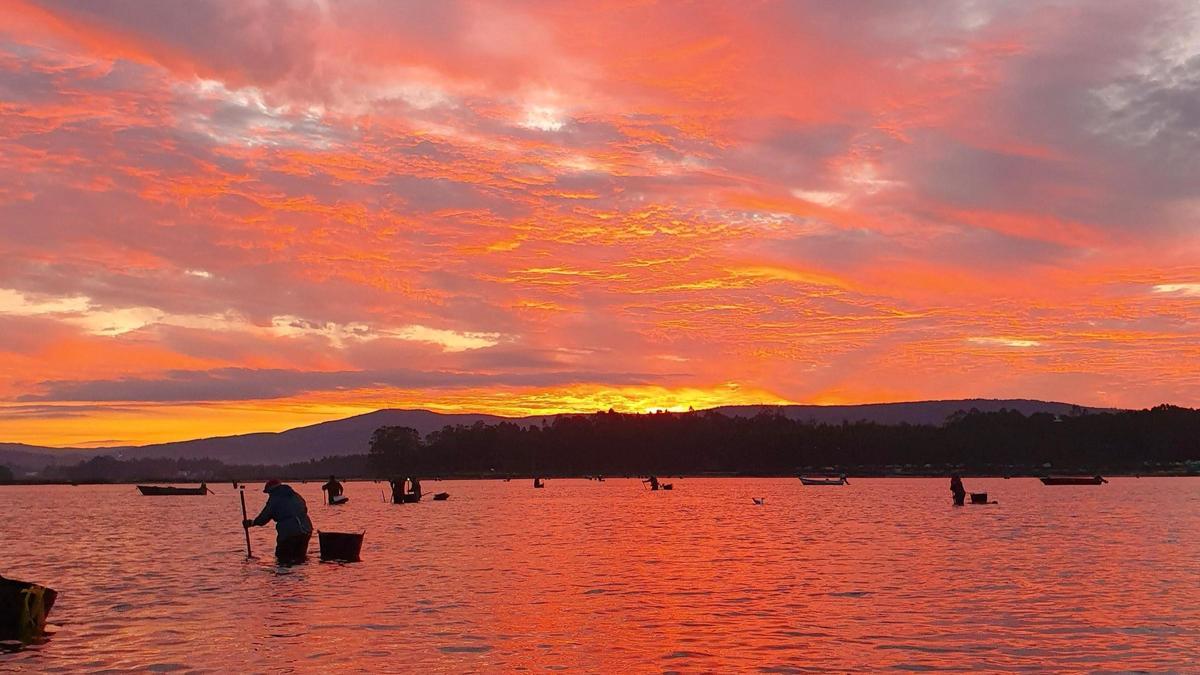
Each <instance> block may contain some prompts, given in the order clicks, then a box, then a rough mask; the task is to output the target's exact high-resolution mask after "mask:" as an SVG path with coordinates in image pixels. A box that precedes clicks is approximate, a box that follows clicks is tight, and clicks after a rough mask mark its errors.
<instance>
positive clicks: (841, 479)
mask: <svg viewBox="0 0 1200 675" xmlns="http://www.w3.org/2000/svg"><path fill="white" fill-rule="evenodd" d="M800 484H801V485H849V484H850V481H848V480H846V477H845V476H838V477H837V478H810V477H806V476H800Z"/></svg>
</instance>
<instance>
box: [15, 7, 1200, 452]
mask: <svg viewBox="0 0 1200 675" xmlns="http://www.w3.org/2000/svg"><path fill="white" fill-rule="evenodd" d="M1198 225H1200V5H1197V4H1196V3H1195V2H1189V1H1181V2H1157V1H1154V0H1131V1H1128V2H1115V1H1099V2H1088V1H1081V2H1036V1H1029V2H986V1H969V2H936V1H931V0H915V1H911V2H909V1H896V2H891V1H889V2H814V3H806V2H794V3H787V2H755V1H750V2H699V3H691V2H653V1H648V0H629V1H608V0H602V1H589V2H579V3H550V2H546V3H541V2H537V3H532V2H531V3H519V2H496V3H484V2H469V1H467V2H460V1H457V0H455V1H449V0H437V1H436V2H427V3H415V2H414V3H404V2H383V1H378V2H376V1H372V2H335V1H333V0H312V1H311V2H306V1H301V0H297V1H295V2H260V1H249V0H229V1H228V2H200V1H188V2H151V1H148V0H147V1H144V2H143V1H128V0H100V1H97V2H27V1H26V0H6V1H5V2H3V3H0V441H19V442H28V443H40V444H50V445H88V444H90V445H99V444H107V443H129V442H136V443H142V442H149V441H156V440H173V439H180V438H190V437H196V436H204V435H216V434H225V433H239V432H244V431H252V430H278V429H284V428H288V427H292V426H297V425H300V424H308V423H315V422H318V421H322V420H326V419H331V418H335V417H342V416H346V415H349V414H354V413H358V412H365V411H367V410H372V409H375V408H379V407H424V408H430V409H434V410H441V411H481V412H494V413H500V414H522V413H533V412H554V411H575V410H578V411H591V410H596V409H607V408H609V407H615V408H617V409H618V410H628V411H642V410H648V409H652V408H676V409H678V408H683V409H686V408H687V407H688V406H695V407H697V408H700V407H707V406H713V405H719V404H727V403H770V402H798V403H858V402H876V401H899V400H917V399H929V398H959V397H989V398H999V397H1028V398H1042V399H1052V400H1062V401H1069V402H1075V403H1080V404H1090V405H1105V406H1122V407H1144V406H1150V405H1155V404H1158V403H1162V402H1171V403H1176V404H1181V405H1196V404H1200V230H1198Z"/></svg>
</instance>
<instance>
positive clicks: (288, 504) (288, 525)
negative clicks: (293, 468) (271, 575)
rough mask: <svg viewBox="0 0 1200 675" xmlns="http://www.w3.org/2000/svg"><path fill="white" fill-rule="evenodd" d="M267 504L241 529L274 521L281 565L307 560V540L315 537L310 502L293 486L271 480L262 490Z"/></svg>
mask: <svg viewBox="0 0 1200 675" xmlns="http://www.w3.org/2000/svg"><path fill="white" fill-rule="evenodd" d="M263 492H265V493H267V495H268V496H267V504H266V506H264V507H263V510H262V513H260V514H258V517H257V518H255V519H254V520H249V519H247V520H244V521H242V527H246V528H250V527H262V526H263V525H266V524H267V523H269V522H271V521H272V520H274V521H275V558H276V559H278V560H279V564H281V565H294V564H296V563H301V562H304V560H305V558H307V557H308V540H309V539H311V538H312V531H313V526H312V521H311V520H309V519H308V503H307V502H305V501H304V497H301V496H300V495H299V494H298V493H297V492H296V491H295V490H293V489H292V486H290V485H284V484H283V483H281V482H279V481H278V480H275V479H271V480H269V481H267V484H266V485H265V486H264V487H263Z"/></svg>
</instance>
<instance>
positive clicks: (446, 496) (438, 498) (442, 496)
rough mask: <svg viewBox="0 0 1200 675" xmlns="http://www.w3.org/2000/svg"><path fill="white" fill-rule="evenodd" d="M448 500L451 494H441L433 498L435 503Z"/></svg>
mask: <svg viewBox="0 0 1200 675" xmlns="http://www.w3.org/2000/svg"><path fill="white" fill-rule="evenodd" d="M447 499H450V493H449V492H439V493H437V494H436V495H434V496H433V501H435V502H444V501H446V500H447Z"/></svg>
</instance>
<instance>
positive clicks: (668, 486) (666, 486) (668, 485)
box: [662, 483, 675, 490]
mask: <svg viewBox="0 0 1200 675" xmlns="http://www.w3.org/2000/svg"><path fill="white" fill-rule="evenodd" d="M662 489H664V490H674V489H675V484H674V483H663V484H662Z"/></svg>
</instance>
